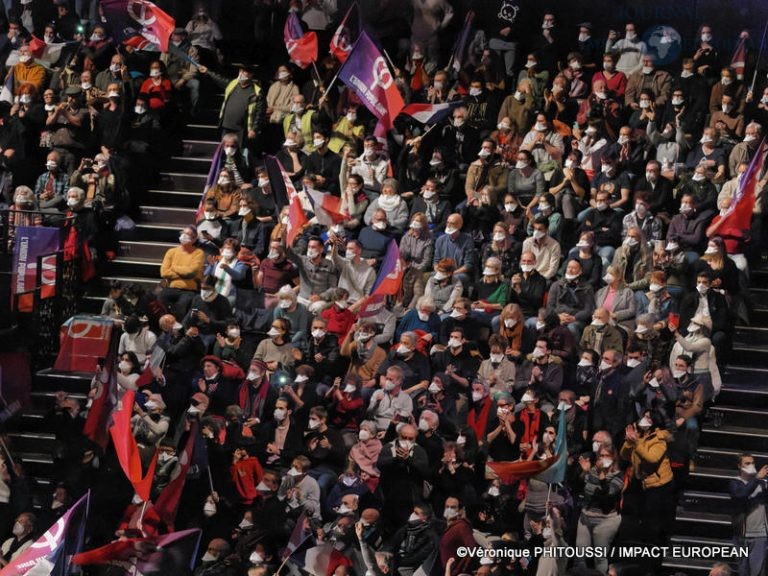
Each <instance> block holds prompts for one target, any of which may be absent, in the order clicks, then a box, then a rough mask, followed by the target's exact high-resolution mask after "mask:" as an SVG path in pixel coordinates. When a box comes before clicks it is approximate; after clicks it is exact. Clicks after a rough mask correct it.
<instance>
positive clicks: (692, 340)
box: [669, 314, 721, 401]
mask: <svg viewBox="0 0 768 576" xmlns="http://www.w3.org/2000/svg"><path fill="white" fill-rule="evenodd" d="M681 320H682V318H681ZM672 328H673V329H671V332H672V334H673V337H674V345H673V346H672V350H671V352H670V354H669V365H670V369H673V368H674V364H675V363H676V360H675V359H676V358H677V357H678V356H680V355H683V354H687V355H690V356H691V357H693V358H695V363H694V365H693V367H692V374H693V375H694V376H695V377H696V379H697V380H698V381H699V382H701V384H702V386H703V389H704V400H705V401H706V400H709V399H711V398H712V397H713V396H716V395H717V394H718V393H719V392H720V386H721V378H720V370H719V368H718V362H717V355H716V352H715V348H714V347H713V346H712V340H711V334H712V319H711V318H710V317H709V316H704V315H703V314H696V315H695V316H693V318H691V319H690V321H689V322H688V326H687V328H686V335H685V336H683V335H682V334H681V333H680V332H679V331H678V329H677V328H676V327H674V326H673V327H672Z"/></svg>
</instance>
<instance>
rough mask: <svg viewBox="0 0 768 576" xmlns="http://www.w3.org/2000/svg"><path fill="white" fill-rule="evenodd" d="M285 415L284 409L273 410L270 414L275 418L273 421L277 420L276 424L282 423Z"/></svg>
mask: <svg viewBox="0 0 768 576" xmlns="http://www.w3.org/2000/svg"><path fill="white" fill-rule="evenodd" d="M286 414H287V412H286V410H285V408H275V411H274V412H273V413H272V415H273V416H274V417H275V420H277V421H278V422H282V421H283V420H285V416H286ZM291 470H293V468H291Z"/></svg>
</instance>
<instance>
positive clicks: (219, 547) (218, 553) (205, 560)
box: [194, 538, 232, 576]
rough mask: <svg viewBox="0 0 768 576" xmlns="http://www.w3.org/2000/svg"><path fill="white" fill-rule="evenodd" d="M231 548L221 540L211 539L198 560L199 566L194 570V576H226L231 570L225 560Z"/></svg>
mask: <svg viewBox="0 0 768 576" xmlns="http://www.w3.org/2000/svg"><path fill="white" fill-rule="evenodd" d="M231 549H232V547H231V546H230V545H229V542H227V541H226V540H224V539H223V538H213V539H212V540H211V541H210V542H208V547H207V548H206V549H205V554H203V556H202V557H201V558H200V564H199V565H198V566H197V568H196V569H195V573H194V575H195V576H217V575H222V576H226V575H227V572H228V571H229V570H230V569H231V567H230V566H229V563H228V560H227V558H228V557H229V553H230V550H231Z"/></svg>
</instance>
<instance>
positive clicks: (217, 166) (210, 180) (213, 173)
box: [195, 143, 224, 222]
mask: <svg viewBox="0 0 768 576" xmlns="http://www.w3.org/2000/svg"><path fill="white" fill-rule="evenodd" d="M223 152H224V148H223V146H222V145H221V143H219V145H218V146H217V147H216V152H214V153H213V159H212V160H211V167H210V169H209V170H208V177H207V178H206V179H205V188H203V195H202V197H201V198H200V204H199V205H198V207H197V215H196V216H195V221H197V222H199V221H200V220H201V219H202V217H203V212H204V211H205V197H206V195H207V194H208V190H210V189H211V187H213V186H214V185H215V184H216V182H217V181H218V180H219V172H221V161H222V153H223Z"/></svg>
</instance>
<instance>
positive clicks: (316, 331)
mask: <svg viewBox="0 0 768 576" xmlns="http://www.w3.org/2000/svg"><path fill="white" fill-rule="evenodd" d="M325 334H326V331H325V330H322V329H320V328H315V329H314V330H312V338H317V339H318V340H320V339H321V338H322V337H323V336H325Z"/></svg>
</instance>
